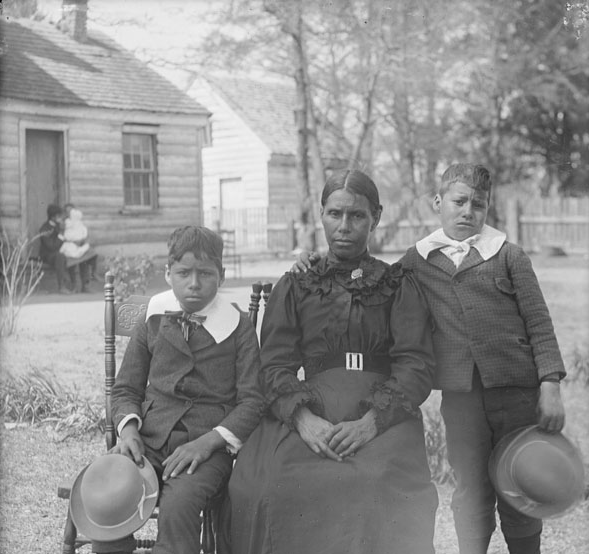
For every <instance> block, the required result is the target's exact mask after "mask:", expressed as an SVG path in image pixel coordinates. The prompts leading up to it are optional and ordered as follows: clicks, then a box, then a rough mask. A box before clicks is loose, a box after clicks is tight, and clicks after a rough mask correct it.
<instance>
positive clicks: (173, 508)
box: [152, 450, 232, 554]
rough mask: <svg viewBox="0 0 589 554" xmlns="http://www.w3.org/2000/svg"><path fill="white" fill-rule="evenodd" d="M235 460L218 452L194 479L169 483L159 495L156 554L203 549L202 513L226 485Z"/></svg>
mask: <svg viewBox="0 0 589 554" xmlns="http://www.w3.org/2000/svg"><path fill="white" fill-rule="evenodd" d="M231 466H232V460H231V457H230V456H229V454H227V453H226V452H222V451H220V450H218V451H216V452H215V453H214V454H213V455H212V456H211V457H210V458H209V459H208V460H207V461H206V462H205V463H204V464H202V465H200V466H198V468H197V469H196V471H195V472H194V473H193V474H192V475H188V474H187V473H186V472H183V473H181V474H180V475H179V476H178V477H175V478H173V479H169V480H168V481H166V482H165V483H164V485H163V487H162V491H161V494H160V513H159V518H158V537H157V542H156V544H155V546H154V547H153V550H152V552H153V554H194V552H198V551H199V545H200V512H201V510H203V509H204V508H205V506H206V505H207V504H208V502H209V501H210V499H211V498H213V497H214V496H215V495H216V494H217V493H218V492H219V491H220V490H221V489H222V488H223V487H224V486H225V485H226V483H227V480H228V479H229V475H230V473H231Z"/></svg>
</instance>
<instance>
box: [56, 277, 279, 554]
mask: <svg viewBox="0 0 589 554" xmlns="http://www.w3.org/2000/svg"><path fill="white" fill-rule="evenodd" d="M114 289H115V286H114V275H113V274H112V273H110V272H107V273H106V275H105V282H104V371H105V382H104V385H105V387H104V388H105V438H106V448H107V450H110V449H111V448H112V447H113V446H114V445H115V444H116V429H115V427H114V423H113V419H112V403H111V400H112V388H113V385H114V382H115V376H116V371H117V365H116V338H117V336H126V337H129V336H131V334H132V332H133V329H134V328H135V325H136V324H137V323H138V322H139V321H142V320H143V319H144V318H145V313H146V311H147V305H148V303H149V299H150V297H149V296H138V295H134V296H131V297H129V298H127V299H126V300H124V301H122V302H115V290H114ZM271 290H272V284H271V283H264V284H262V283H260V282H258V283H254V284H253V285H252V293H251V295H250V302H249V306H248V316H249V318H250V320H251V321H252V323H253V324H254V326H256V325H257V322H258V312H259V309H260V300H261V299H263V301H264V304H265V303H266V302H267V301H268V297H269V296H270V292H271ZM70 492H71V488H70V487H69V486H68V487H66V486H60V487H59V488H58V496H59V497H60V498H64V499H68V498H69V496H70ZM152 517H154V518H155V517H157V511H156V513H155V514H154V515H153V516H152ZM213 519H214V518H213V513H212V509H211V508H207V509H205V510H204V511H203V514H202V541H201V542H202V545H201V546H202V552H203V554H214V553H215V534H214V530H213ZM89 542H90V541H89V540H88V539H86V538H84V537H79V536H78V534H77V529H76V527H75V526H74V523H73V521H72V519H71V516H70V513H69V509H68V514H67V519H66V525H65V529H64V540H63V549H62V553H63V554H75V552H76V550H77V549H78V548H79V547H81V546H84V545H86V544H88V543H89ZM154 544H155V541H154V540H152V539H137V540H136V548H137V549H140V550H141V551H142V553H143V554H147V553H148V552H150V549H151V548H152V547H153V545H154Z"/></svg>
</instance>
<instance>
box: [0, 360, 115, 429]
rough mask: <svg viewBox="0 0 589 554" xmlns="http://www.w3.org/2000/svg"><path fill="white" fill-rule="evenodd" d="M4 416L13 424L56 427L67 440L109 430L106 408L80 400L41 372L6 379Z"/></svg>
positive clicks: (0, 393)
mask: <svg viewBox="0 0 589 554" xmlns="http://www.w3.org/2000/svg"><path fill="white" fill-rule="evenodd" d="M0 416H2V417H3V418H4V420H5V421H7V422H13V423H30V424H31V425H33V424H40V423H53V424H55V430H56V431H60V432H63V433H64V438H66V437H68V436H80V435H84V434H87V433H95V432H100V433H104V430H105V417H104V408H103V407H102V406H101V405H100V404H99V403H98V402H95V401H90V400H87V399H83V398H80V396H79V395H78V394H77V393H74V392H72V391H70V390H68V389H65V388H64V387H63V386H62V385H61V384H59V383H58V382H57V381H56V380H55V378H54V377H53V376H51V375H49V374H48V373H47V372H43V371H40V370H33V371H32V372H31V373H29V374H27V375H23V376H19V377H14V376H13V375H11V374H7V375H5V377H4V378H3V379H2V381H0Z"/></svg>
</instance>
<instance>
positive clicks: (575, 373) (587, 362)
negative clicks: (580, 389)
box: [566, 346, 589, 387]
mask: <svg viewBox="0 0 589 554" xmlns="http://www.w3.org/2000/svg"><path fill="white" fill-rule="evenodd" d="M566 370H567V378H566V379H567V381H568V382H570V383H579V384H581V385H582V386H584V387H589V352H588V351H587V349H584V348H581V347H580V346H575V348H574V350H573V352H572V354H571V355H570V356H569V357H568V359H567V362H566Z"/></svg>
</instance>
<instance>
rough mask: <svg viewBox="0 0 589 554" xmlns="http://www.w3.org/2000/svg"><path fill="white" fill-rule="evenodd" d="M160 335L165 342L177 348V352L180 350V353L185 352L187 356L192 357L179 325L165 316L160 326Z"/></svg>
mask: <svg viewBox="0 0 589 554" xmlns="http://www.w3.org/2000/svg"><path fill="white" fill-rule="evenodd" d="M160 333H161V335H162V337H163V338H164V339H165V340H167V341H168V342H169V343H170V344H171V345H172V346H173V347H174V348H176V350H180V352H183V353H184V354H186V355H187V356H190V357H192V352H191V351H190V347H189V346H188V343H187V342H186V341H185V340H184V336H183V335H182V330H181V328H180V326H179V325H178V323H176V322H175V321H172V320H170V318H168V317H165V316H164V317H163V321H162V322H161V326H160Z"/></svg>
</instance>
